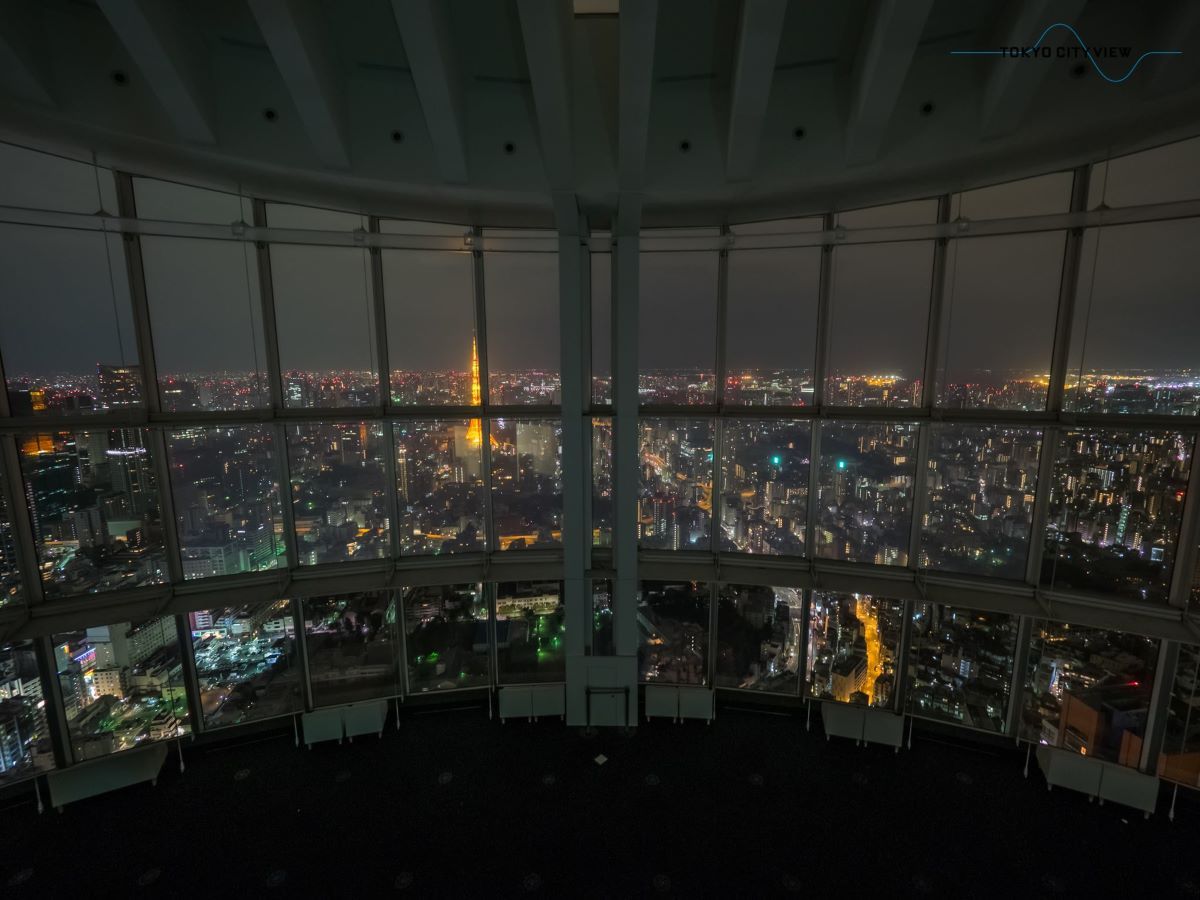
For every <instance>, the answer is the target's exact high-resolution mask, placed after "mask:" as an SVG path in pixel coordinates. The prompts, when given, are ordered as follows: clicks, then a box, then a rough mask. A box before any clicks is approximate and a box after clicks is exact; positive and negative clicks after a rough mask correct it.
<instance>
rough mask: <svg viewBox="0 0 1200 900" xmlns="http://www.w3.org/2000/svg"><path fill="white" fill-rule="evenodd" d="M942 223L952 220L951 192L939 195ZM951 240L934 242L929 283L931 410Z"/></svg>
mask: <svg viewBox="0 0 1200 900" xmlns="http://www.w3.org/2000/svg"><path fill="white" fill-rule="evenodd" d="M937 220H938V223H939V224H945V223H946V222H949V221H950V195H949V194H942V195H941V196H940V197H938V210H937ZM949 249H950V248H949V240H948V239H947V238H944V237H943V238H938V239H937V241H936V242H935V243H934V245H933V274H932V276H931V277H930V283H929V319H928V322H927V324H926V331H925V366H924V369H923V370H922V371H923V374H922V376H921V406H922V408H924V409H930V408H932V407H934V406H936V405H937V385H938V381H939V378H938V369H939V367H940V364H941V356H942V318H943V309H944V306H945V297H946V257H947V255H948V253H949Z"/></svg>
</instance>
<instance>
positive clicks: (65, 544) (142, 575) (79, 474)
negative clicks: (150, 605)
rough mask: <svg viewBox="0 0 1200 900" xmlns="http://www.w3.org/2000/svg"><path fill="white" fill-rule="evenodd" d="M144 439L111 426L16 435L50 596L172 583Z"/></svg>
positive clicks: (143, 433) (136, 432)
mask: <svg viewBox="0 0 1200 900" xmlns="http://www.w3.org/2000/svg"><path fill="white" fill-rule="evenodd" d="M146 438H147V433H146V431H145V429H142V428H114V429H111V430H105V431H75V432H68V431H57V432H50V433H43V434H35V435H26V436H24V437H22V438H20V439H19V443H20V453H21V471H22V474H23V475H24V478H25V492H26V496H28V497H29V499H30V510H31V512H32V515H33V532H34V537H35V540H36V542H37V550H38V559H39V563H40V566H41V573H42V581H43V583H44V584H45V589H46V597H47V599H55V598H58V597H69V596H73V595H77V594H87V593H95V592H99V591H112V590H117V589H120V588H132V587H139V586H141V585H147V584H162V583H163V582H165V581H166V580H167V564H166V554H165V551H164V549H163V532H162V529H163V525H162V520H161V518H160V515H159V508H158V484H157V481H156V480H155V477H154V463H153V460H152V450H151V449H150V447H149V446H148V444H147V440H146Z"/></svg>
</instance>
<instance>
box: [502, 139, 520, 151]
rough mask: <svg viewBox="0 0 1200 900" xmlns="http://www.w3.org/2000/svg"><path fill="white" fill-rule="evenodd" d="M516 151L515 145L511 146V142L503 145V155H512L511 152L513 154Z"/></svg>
mask: <svg viewBox="0 0 1200 900" xmlns="http://www.w3.org/2000/svg"><path fill="white" fill-rule="evenodd" d="M516 149H517V148H516V145H515V144H513V142H512V141H509V142H508V143H507V144H505V145H504V152H505V153H513V152H514V151H515V150H516Z"/></svg>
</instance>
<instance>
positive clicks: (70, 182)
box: [0, 143, 117, 215]
mask: <svg viewBox="0 0 1200 900" xmlns="http://www.w3.org/2000/svg"><path fill="white" fill-rule="evenodd" d="M0 172H4V175H5V177H4V178H3V179H0V205H2V206H22V207H25V208H27V209H50V210H55V211H57V212H74V213H86V214H88V215H91V214H92V213H94V212H97V211H99V210H101V209H104V210H107V211H108V212H110V213H114V214H115V213H116V212H117V189H116V184H115V183H114V181H113V176H112V172H111V171H110V170H109V169H103V168H99V167H97V166H93V165H91V164H90V163H85V162H79V161H78V160H74V159H67V158H65V157H62V156H55V155H53V154H51V153H41V152H39V151H37V150H29V149H26V148H25V147H18V146H16V145H14V144H2V143H0Z"/></svg>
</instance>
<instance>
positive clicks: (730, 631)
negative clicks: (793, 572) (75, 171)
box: [716, 584, 804, 695]
mask: <svg viewBox="0 0 1200 900" xmlns="http://www.w3.org/2000/svg"><path fill="white" fill-rule="evenodd" d="M803 643H804V596H803V593H802V592H801V591H800V590H799V589H797V588H789V587H763V586H759V585H738V584H725V585H721V589H720V593H719V594H718V597H717V678H716V681H717V687H734V688H743V689H745V690H752V691H771V692H773V693H776V692H777V693H783V694H793V695H794V694H796V693H798V691H799V683H800V674H799V673H800V647H801V645H802V644H803Z"/></svg>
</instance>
